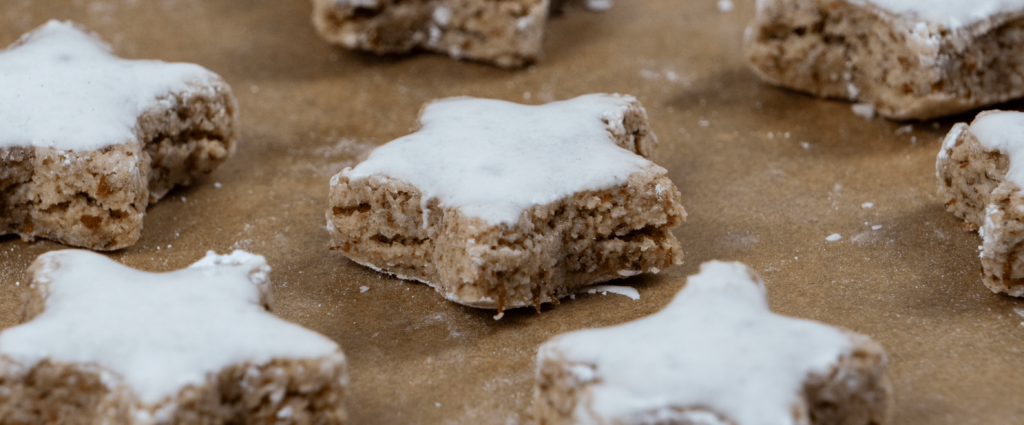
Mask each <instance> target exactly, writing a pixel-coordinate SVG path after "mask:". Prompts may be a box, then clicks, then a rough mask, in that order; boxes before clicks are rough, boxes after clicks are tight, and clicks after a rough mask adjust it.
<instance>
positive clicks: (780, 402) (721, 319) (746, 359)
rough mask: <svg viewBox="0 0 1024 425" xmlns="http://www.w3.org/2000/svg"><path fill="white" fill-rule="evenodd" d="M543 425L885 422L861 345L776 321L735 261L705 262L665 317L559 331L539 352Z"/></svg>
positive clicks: (758, 287)
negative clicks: (562, 332) (568, 331)
mask: <svg viewBox="0 0 1024 425" xmlns="http://www.w3.org/2000/svg"><path fill="white" fill-rule="evenodd" d="M537 363H538V369H537V384H536V387H535V392H534V395H535V398H534V408H535V416H536V417H537V419H538V421H539V423H541V424H585V423H586V424H650V423H682V424H713V425H761V424H763V425H783V424H792V425H797V424H803V425H809V424H811V423H815V424H839V423H842V424H851V425H852V424H863V425H869V424H882V423H884V421H885V418H886V412H887V409H888V406H889V404H890V403H891V402H890V400H889V399H890V393H891V389H890V385H889V382H888V379H887V378H886V377H885V374H884V373H885V366H886V357H885V352H884V351H883V350H882V347H881V346H880V345H878V344H877V343H875V342H874V341H872V340H871V339H870V338H868V337H865V336H862V335H858V334H855V333H853V332H849V331H845V330H841V329H837V328H833V327H830V326H826V325H823V324H820V323H817V322H812V321H809V320H801V319H794V318H790V317H785V316H780V315H777V314H774V313H772V312H771V310H769V308H768V300H767V296H766V294H765V288H764V284H763V283H761V280H760V278H758V277H757V275H756V274H755V273H754V272H753V271H752V270H750V269H749V268H747V267H746V266H744V265H742V264H740V263H723V262H710V263H705V264H703V265H702V266H701V272H700V274H698V275H695V276H691V277H690V278H689V280H688V281H687V284H686V287H685V288H684V289H683V290H682V291H681V292H680V293H679V294H678V295H677V296H676V297H675V299H674V300H672V302H671V303H670V304H669V305H668V306H667V307H665V309H664V310H662V311H660V312H658V313H656V314H654V315H651V316H649V317H645V318H642V319H639V320H636V321H633V322H630V323H626V324H623V325H618V326H613V327H609V328H602V329H590V330H582V331H576V332H572V333H568V334H563V335H560V336H557V337H555V338H553V339H551V340H550V341H548V342H546V343H545V344H544V345H542V346H541V347H540V350H539V352H538V354H537Z"/></svg>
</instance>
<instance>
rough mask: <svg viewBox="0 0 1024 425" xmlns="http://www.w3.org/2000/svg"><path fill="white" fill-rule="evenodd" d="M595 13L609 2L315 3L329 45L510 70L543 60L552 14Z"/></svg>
mask: <svg viewBox="0 0 1024 425" xmlns="http://www.w3.org/2000/svg"><path fill="white" fill-rule="evenodd" d="M577 5H578V6H584V7H586V8H587V9H589V10H592V11H601V10H605V9H608V8H610V7H611V1H610V0H419V1H400V0H313V24H314V25H315V26H316V29H317V30H318V31H319V32H320V35H321V36H323V37H324V38H325V39H327V41H329V42H331V43H334V44H337V45H340V46H342V47H345V48H348V49H356V50H366V51H371V52H374V53H377V54H386V53H408V52H411V51H413V50H427V51H431V52H437V53H442V54H447V55H448V56H451V57H452V58H455V59H470V60H474V61H479V62H488V63H491V64H494V65H497V66H500V67H505V68H510V67H519V66H523V65H527V64H529V63H531V62H534V61H535V60H536V59H537V58H538V57H540V55H541V41H542V40H543V38H544V25H545V24H546V23H547V19H548V13H549V11H551V12H554V13H560V12H561V11H563V10H564V9H566V8H567V6H577Z"/></svg>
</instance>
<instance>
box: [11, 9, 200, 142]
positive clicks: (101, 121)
mask: <svg viewBox="0 0 1024 425" xmlns="http://www.w3.org/2000/svg"><path fill="white" fill-rule="evenodd" d="M213 78H216V76H215V75H214V74H213V73H211V72H210V71H207V70H206V69H204V68H203V67H200V66H198V65H193V64H184V63H166V62H161V61H155V60H125V59H121V58H118V57H117V56H114V55H113V54H112V53H111V52H110V47H109V46H107V45H106V44H104V43H103V42H102V41H100V40H99V39H98V38H96V37H95V36H93V35H90V34H87V33H86V32H84V31H83V30H82V29H80V28H79V27H77V26H76V25H75V24H73V23H70V22H60V21H55V20H54V21H49V22H47V23H46V24H45V25H43V26H41V27H39V28H38V29H37V30H35V31H33V32H31V33H28V34H26V35H25V36H23V37H22V38H21V39H20V40H18V41H17V42H16V43H14V44H13V45H11V46H10V47H8V48H7V49H6V50H3V51H0V128H3V131H2V132H0V149H2V148H8V147H13V146H34V147H52V148H57V149H68V150H77V151H86V150H97V149H100V148H103V147H106V146H110V145H114V144H119V143H125V142H128V141H132V140H135V131H134V129H135V125H136V121H137V119H138V117H139V115H141V114H142V113H143V112H145V111H146V110H148V109H150V108H152V107H155V106H158V102H159V100H158V98H160V97H164V96H167V95H169V94H171V93H173V92H187V91H188V90H189V84H188V83H189V82H190V81H195V82H201V83H204V84H205V83H206V82H207V81H208V80H209V79H213Z"/></svg>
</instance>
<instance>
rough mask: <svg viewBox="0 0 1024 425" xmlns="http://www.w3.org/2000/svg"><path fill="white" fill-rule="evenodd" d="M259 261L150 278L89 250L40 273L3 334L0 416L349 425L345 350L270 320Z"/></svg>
mask: <svg viewBox="0 0 1024 425" xmlns="http://www.w3.org/2000/svg"><path fill="white" fill-rule="evenodd" d="M269 271H270V268H269V267H267V264H266V261H265V260H264V259H263V257H261V256H258V255H252V254H249V253H246V252H242V251H235V252H234V253H232V254H231V255H216V254H214V253H213V252H210V253H209V254H208V255H207V256H206V257H205V258H203V259H202V260H200V261H198V262H196V263H195V264H193V265H191V266H189V267H188V268H186V269H182V270H178V271H175V272H170V273H147V272H142V271H138V270H135V269H131V268H128V267H125V266H123V265H121V264H118V263H116V262H114V261H112V260H110V259H108V258H106V257H104V256H102V255H99V254H95V253H92V252H88V251H78V250H67V251H55V252H50V253H47V254H43V255H41V256H39V258H38V259H36V261H35V262H34V263H32V266H31V268H30V269H29V272H30V273H31V275H32V284H31V285H30V288H29V292H28V296H27V297H26V302H25V303H24V304H23V306H22V311H21V312H22V322H23V323H22V324H21V325H19V326H15V327H12V328H8V329H6V330H4V331H3V332H2V333H0V418H3V419H2V420H0V421H2V422H4V423H24V424H41V423H47V424H54V425H64V424H96V425H100V424H139V425H142V424H154V423H175V424H203V423H206V424H210V423H282V424H291V423H297V424H341V423H343V422H344V421H345V417H346V413H345V407H344V403H343V396H344V391H345V387H346V386H347V381H348V375H347V372H346V362H345V356H344V354H343V353H342V351H341V349H340V348H339V347H338V345H337V344H336V343H334V342H333V341H331V340H330V339H328V338H326V337H324V336H322V335H320V334H317V333H315V332H313V331H310V330H307V329H304V328H302V327H300V326H298V325H295V324H292V323H289V322H286V321H284V320H281V319H279V318H277V317H275V316H274V315H272V314H270V312H269V311H268V310H269V305H270V293H269V290H270V284H269V282H268V280H267V273H268V272H269Z"/></svg>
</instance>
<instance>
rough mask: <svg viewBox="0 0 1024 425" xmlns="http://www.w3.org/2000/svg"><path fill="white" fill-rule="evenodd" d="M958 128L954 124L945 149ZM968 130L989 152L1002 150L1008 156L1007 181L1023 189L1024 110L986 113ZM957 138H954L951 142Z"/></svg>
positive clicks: (975, 120) (945, 143)
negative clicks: (1022, 111)
mask: <svg viewBox="0 0 1024 425" xmlns="http://www.w3.org/2000/svg"><path fill="white" fill-rule="evenodd" d="M957 131H962V129H960V128H957V127H954V128H953V130H952V131H950V134H949V135H947V136H946V141H945V142H943V147H942V152H945V151H946V150H948V148H947V145H948V144H950V139H951V136H952V135H953V134H954V132H957ZM967 131H970V132H971V134H973V135H974V137H975V138H977V139H978V143H979V144H981V147H982V148H983V149H985V150H986V151H999V152H1001V153H1002V154H1004V155H1007V156H1009V157H1010V167H1009V169H1008V170H1007V171H1006V180H1009V181H1011V182H1013V183H1015V184H1016V185H1017V187H1020V188H1024V113H1020V112H1006V111H997V112H983V113H981V114H979V115H978V117H977V118H975V119H974V122H973V123H971V126H970V128H969V129H968V130H967ZM955 141H956V139H955V138H953V139H952V142H955ZM949 147H950V148H951V147H952V145H950V146H949Z"/></svg>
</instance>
